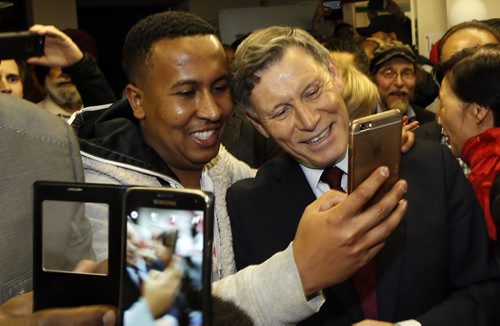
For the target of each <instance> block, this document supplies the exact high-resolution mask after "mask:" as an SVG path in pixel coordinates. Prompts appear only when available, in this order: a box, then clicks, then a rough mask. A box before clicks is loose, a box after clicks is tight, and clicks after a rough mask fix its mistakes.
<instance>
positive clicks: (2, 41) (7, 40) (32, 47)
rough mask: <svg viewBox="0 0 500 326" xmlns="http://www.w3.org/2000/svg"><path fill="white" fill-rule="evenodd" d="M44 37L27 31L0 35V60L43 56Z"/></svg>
mask: <svg viewBox="0 0 500 326" xmlns="http://www.w3.org/2000/svg"><path fill="white" fill-rule="evenodd" d="M44 47H45V37H44V36H43V35H36V34H33V33H30V32H28V31H22V32H7V33H0V60H7V59H19V60H25V59H27V58H30V57H40V56H42V55H43V54H44Z"/></svg>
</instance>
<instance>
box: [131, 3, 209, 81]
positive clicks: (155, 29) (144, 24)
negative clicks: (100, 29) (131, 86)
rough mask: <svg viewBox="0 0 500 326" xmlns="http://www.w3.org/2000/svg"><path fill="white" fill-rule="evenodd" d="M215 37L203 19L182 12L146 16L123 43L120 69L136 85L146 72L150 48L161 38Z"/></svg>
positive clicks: (132, 29)
mask: <svg viewBox="0 0 500 326" xmlns="http://www.w3.org/2000/svg"><path fill="white" fill-rule="evenodd" d="M212 34H213V35H215V34H216V29H215V28H214V27H213V26H212V25H211V24H210V23H209V22H208V21H206V20H204V19H203V18H201V17H199V16H196V15H194V14H191V13H187V12H182V11H166V12H161V13H157V14H154V15H151V16H148V17H146V18H144V19H142V20H140V21H139V22H138V23H137V24H135V25H134V26H133V27H132V28H131V29H130V31H129V32H128V34H127V36H126V38H125V43H124V44H123V52H122V55H123V60H122V66H123V70H124V71H125V74H126V75H127V78H128V80H129V81H130V82H132V83H136V82H137V81H138V80H140V79H141V78H143V77H144V76H145V75H146V74H147V73H148V69H149V66H150V64H149V59H150V56H151V49H152V47H153V45H154V44H155V43H156V42H158V41H160V40H164V39H175V38H178V37H183V36H195V35H212Z"/></svg>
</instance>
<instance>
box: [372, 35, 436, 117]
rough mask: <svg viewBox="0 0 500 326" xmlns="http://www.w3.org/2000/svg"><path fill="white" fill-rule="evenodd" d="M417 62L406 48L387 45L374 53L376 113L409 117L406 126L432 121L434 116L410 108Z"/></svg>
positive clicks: (403, 45)
mask: <svg viewBox="0 0 500 326" xmlns="http://www.w3.org/2000/svg"><path fill="white" fill-rule="evenodd" d="M416 61H417V58H416V56H415V53H414V52H413V50H412V49H411V48H410V47H409V46H408V45H405V44H402V43H399V42H395V43H389V44H385V45H384V46H382V47H380V48H379V49H377V51H375V53H374V55H373V58H372V59H371V61H370V72H371V74H372V76H373V81H374V82H375V84H376V85H377V88H378V91H379V93H380V99H381V103H380V105H379V106H378V107H377V112H381V111H386V110H391V109H398V110H399V111H400V112H401V113H402V114H403V115H405V116H407V122H408V123H410V122H413V121H418V122H419V123H420V124H422V123H424V122H427V121H433V120H434V119H435V115H434V113H432V112H430V111H426V110H425V109H423V108H421V107H418V106H416V105H412V104H410V102H411V101H412V99H413V95H414V93H415V85H416V81H417V76H416Z"/></svg>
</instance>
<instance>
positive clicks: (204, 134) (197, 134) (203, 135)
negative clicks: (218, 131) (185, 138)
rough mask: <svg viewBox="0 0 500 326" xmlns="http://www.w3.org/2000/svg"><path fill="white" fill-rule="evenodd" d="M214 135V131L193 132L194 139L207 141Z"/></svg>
mask: <svg viewBox="0 0 500 326" xmlns="http://www.w3.org/2000/svg"><path fill="white" fill-rule="evenodd" d="M214 133H215V130H208V131H202V132H195V133H193V135H194V136H195V137H196V138H199V139H202V140H207V139H208V137H210V136H212V135H213V134H214Z"/></svg>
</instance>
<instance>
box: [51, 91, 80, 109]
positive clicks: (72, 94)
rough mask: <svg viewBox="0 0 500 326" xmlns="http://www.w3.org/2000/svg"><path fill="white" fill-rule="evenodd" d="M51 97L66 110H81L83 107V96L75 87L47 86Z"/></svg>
mask: <svg viewBox="0 0 500 326" xmlns="http://www.w3.org/2000/svg"><path fill="white" fill-rule="evenodd" d="M47 94H48V95H49V97H50V98H51V99H52V100H53V101H54V102H55V103H56V104H57V105H59V106H60V107H62V108H63V109H65V110H68V109H69V110H72V111H75V110H79V109H80V108H81V107H82V98H81V96H80V93H78V90H77V89H76V88H75V87H68V88H62V89H61V88H59V89H55V90H54V89H51V88H47Z"/></svg>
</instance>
